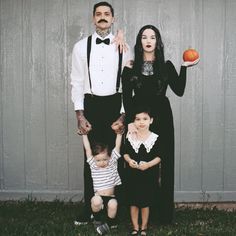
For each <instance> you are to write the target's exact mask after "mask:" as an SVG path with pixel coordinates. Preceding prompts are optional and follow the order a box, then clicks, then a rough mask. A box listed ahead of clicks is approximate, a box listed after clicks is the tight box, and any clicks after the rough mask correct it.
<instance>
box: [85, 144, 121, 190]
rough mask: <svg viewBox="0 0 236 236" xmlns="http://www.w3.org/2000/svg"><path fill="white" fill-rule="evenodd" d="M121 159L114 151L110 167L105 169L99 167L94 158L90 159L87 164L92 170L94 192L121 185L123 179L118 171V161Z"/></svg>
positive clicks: (109, 163)
mask: <svg viewBox="0 0 236 236" xmlns="http://www.w3.org/2000/svg"><path fill="white" fill-rule="evenodd" d="M119 158H120V154H119V153H118V152H117V151H116V150H115V149H113V150H112V153H111V157H110V159H109V162H108V166H107V167H104V168H101V167H98V166H97V165H96V162H95V160H94V158H93V157H90V158H88V160H87V162H88V164H89V165H90V169H91V175H92V178H93V188H94V192H97V191H101V190H105V189H109V188H113V187H115V186H116V185H120V184H121V179H120V176H119V173H118V169H117V160H118V159H119Z"/></svg>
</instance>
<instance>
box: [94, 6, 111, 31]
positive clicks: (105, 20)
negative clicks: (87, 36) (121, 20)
mask: <svg viewBox="0 0 236 236" xmlns="http://www.w3.org/2000/svg"><path fill="white" fill-rule="evenodd" d="M113 21H114V17H113V16H112V13H111V9H110V7H107V6H100V7H97V8H96V11H95V13H94V16H93V22H94V24H95V25H96V27H97V28H99V29H100V30H106V29H109V28H110V27H111V25H112V23H113Z"/></svg>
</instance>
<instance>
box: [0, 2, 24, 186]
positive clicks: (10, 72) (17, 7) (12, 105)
mask: <svg viewBox="0 0 236 236" xmlns="http://www.w3.org/2000/svg"><path fill="white" fill-rule="evenodd" d="M1 7H2V10H1V22H2V31H1V40H2V43H1V45H2V50H1V51H2V54H3V55H2V109H3V113H2V120H3V121H2V125H3V128H2V129H3V131H2V132H3V134H2V135H3V159H4V188H5V189H21V188H22V189H24V188H25V165H24V164H25V162H24V158H25V153H24V142H25V140H24V137H25V135H24V104H23V92H24V91H23V86H22V84H23V73H22V72H23V71H22V56H23V55H22V53H23V52H22V43H23V41H22V40H23V39H22V3H21V1H14V0H9V1H1Z"/></svg>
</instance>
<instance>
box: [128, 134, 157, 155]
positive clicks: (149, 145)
mask: <svg viewBox="0 0 236 236" xmlns="http://www.w3.org/2000/svg"><path fill="white" fill-rule="evenodd" d="M127 138H128V140H129V142H130V144H131V146H132V148H133V149H134V151H135V152H136V153H138V150H139V148H140V146H141V144H143V145H144V147H145V149H146V151H147V152H148V153H149V152H150V151H151V149H152V147H153V145H154V144H155V142H156V140H157V138H158V135H157V134H155V133H153V132H151V134H150V135H149V136H148V138H147V139H146V140H144V141H142V140H137V139H134V138H133V137H132V135H131V134H128V137H127Z"/></svg>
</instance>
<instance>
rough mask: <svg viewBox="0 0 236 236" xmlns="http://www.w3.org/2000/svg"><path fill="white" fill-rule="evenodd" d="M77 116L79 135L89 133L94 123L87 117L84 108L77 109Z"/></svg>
mask: <svg viewBox="0 0 236 236" xmlns="http://www.w3.org/2000/svg"><path fill="white" fill-rule="evenodd" d="M76 117H77V121H78V131H77V134H79V135H83V134H88V132H89V131H90V130H91V129H92V125H91V124H90V123H89V122H88V120H87V119H86V118H85V116H84V112H83V111H82V110H78V111H76Z"/></svg>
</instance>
